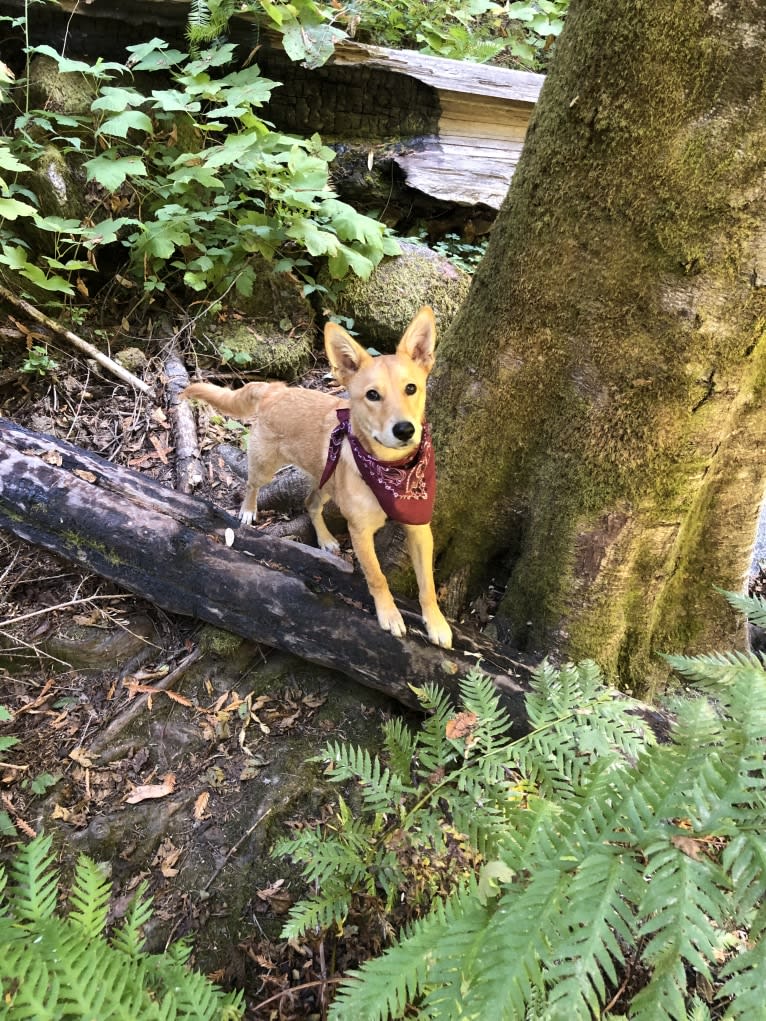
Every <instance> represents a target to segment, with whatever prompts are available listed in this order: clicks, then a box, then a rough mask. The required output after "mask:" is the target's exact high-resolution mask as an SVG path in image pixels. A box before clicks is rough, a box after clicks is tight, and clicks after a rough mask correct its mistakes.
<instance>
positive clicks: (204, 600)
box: [0, 419, 531, 729]
mask: <svg viewBox="0 0 766 1021" xmlns="http://www.w3.org/2000/svg"><path fill="white" fill-rule="evenodd" d="M0 528H3V529H5V530H7V531H9V532H12V533H13V534H14V535H16V536H18V537H20V538H22V539H24V540H26V541H28V542H31V543H34V544H35V545H38V546H43V547H44V548H46V549H49V550H52V551H54V552H56V553H58V554H60V555H62V556H64V557H66V558H68V559H69V560H73V561H75V562H77V563H79V564H83V565H86V566H87V567H88V568H90V569H91V570H93V571H95V572H97V573H98V574H100V575H103V576H104V577H106V578H109V579H111V580H112V581H114V582H115V583H117V584H118V585H120V586H121V587H123V588H125V589H128V590H129V591H131V592H134V593H136V594H137V595H139V596H142V597H143V598H146V599H148V600H150V601H151V602H153V603H156V604H157V605H159V606H161V607H163V608H164V609H166V610H169V611H170V612H173V613H179V614H184V615H189V616H194V617H197V618H200V619H202V620H205V621H208V622H210V623H213V624H216V625H218V626H220V627H223V628H226V629H228V630H231V631H233V632H235V633H237V634H240V635H243V636H245V637H247V638H250V639H253V640H255V641H259V642H263V643H265V644H267V645H271V646H274V647H276V648H280V649H284V650H286V651H288V652H292V653H294V654H296V655H298V656H301V657H302V658H304V659H307V660H309V661H310V662H314V663H318V664H321V665H322V666H326V667H330V668H332V669H335V670H338V671H340V672H341V673H344V674H346V675H348V676H349V677H352V678H354V679H355V680H357V681H359V682H361V683H362V684H365V685H367V686H369V687H372V688H376V689H378V690H380V691H384V692H386V693H387V694H389V695H391V696H392V697H394V698H396V699H398V700H399V701H400V702H402V703H404V704H405V705H409V706H416V705H417V700H416V698H415V696H414V694H413V692H412V690H411V687H410V686H411V685H414V686H422V685H423V684H425V683H427V682H436V683H438V684H441V685H442V686H443V687H445V688H446V689H448V690H449V691H450V692H452V693H453V694H457V691H458V688H459V679H460V677H461V676H463V675H464V674H465V673H466V672H467V671H468V670H469V669H470V668H471V667H472V666H476V665H480V666H481V668H482V670H484V671H485V672H486V673H488V674H489V675H490V676H491V677H492V678H493V680H494V682H495V684H496V685H497V687H498V690H499V691H500V692H501V694H502V697H503V700H504V702H505V704H506V705H507V707H508V709H509V711H510V712H511V714H512V716H513V718H514V720H516V721H517V726H518V728H519V729H523V728H524V726H525V721H526V715H525V711H524V693H525V690H526V688H527V687H528V678H529V672H530V669H531V664H530V662H529V661H528V660H522V659H516V658H513V657H511V656H508V655H505V654H504V653H502V652H501V651H500V650H498V649H494V648H493V647H492V646H491V644H490V643H488V642H484V641H483V640H482V639H481V638H480V637H477V636H471V635H470V634H468V633H467V632H464V631H462V630H460V629H456V644H457V646H458V648H457V650H456V651H453V652H447V651H445V650H443V649H438V648H436V647H435V646H433V645H430V644H429V643H428V642H427V641H426V639H425V637H424V635H423V634H422V632H419V631H418V630H417V629H418V628H419V627H420V621H419V617H418V616H417V614H415V613H413V612H412V611H411V610H407V609H406V608H405V610H404V614H405V619H407V621H408V625H409V627H410V629H411V630H410V632H409V633H408V635H407V636H406V638H404V639H399V638H394V637H393V636H392V635H390V634H388V633H387V632H384V631H382V630H381V629H380V627H379V626H378V623H377V620H376V618H375V616H374V614H373V613H372V612H371V600H370V598H369V596H368V594H367V591H366V588H365V587H364V585H363V583H362V582H361V580H360V579H358V578H357V577H355V576H353V575H351V574H350V568H349V567H348V565H347V564H346V563H345V562H344V561H342V560H340V559H339V558H337V557H333V556H331V555H329V554H325V553H322V552H321V551H319V550H315V549H312V548H310V547H307V546H301V545H299V544H297V543H292V542H288V541H285V540H280V539H273V538H271V537H267V536H259V535H258V533H257V532H255V530H250V531H251V533H252V534H250V535H247V534H245V533H244V531H243V530H242V529H239V530H238V531H236V532H235V540H234V545H233V546H232V547H227V546H226V543H225V538H224V536H225V531H226V529H228V528H231V529H237V521H236V520H235V519H234V518H232V517H231V516H230V515H228V514H226V513H224V512H221V511H219V510H217V509H216V508H214V507H213V506H212V505H211V504H209V503H207V502H205V501H203V500H200V499H195V498H193V497H190V496H186V495H184V494H182V493H178V492H175V491H173V490H170V489H166V488H165V487H163V486H162V485H160V484H159V483H158V482H156V481H155V480H153V479H151V478H149V477H147V476H144V475H141V474H139V473H137V472H134V471H130V470H129V469H124V468H119V467H116V466H115V465H113V464H110V463H109V462H108V461H105V460H103V459H102V458H100V457H98V456H97V455H94V454H90V453H88V452H86V451H84V450H82V449H80V448H78V447H75V446H73V445H72V444H69V443H66V442H65V441H63V440H58V439H55V438H53V437H50V436H42V435H39V434H36V433H32V432H28V431H27V430H25V429H23V428H21V427H20V426H18V425H16V424H14V423H13V422H10V421H9V420H7V419H3V420H0Z"/></svg>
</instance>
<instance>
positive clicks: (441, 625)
mask: <svg viewBox="0 0 766 1021" xmlns="http://www.w3.org/2000/svg"><path fill="white" fill-rule="evenodd" d="M423 621H424V623H425V625H426V631H427V632H428V637H429V639H430V641H432V642H433V643H434V645H440V646H441V647H442V649H451V648H452V628H451V627H450V626H449V624H448V623H447V621H446V618H445V617H444V614H443V613H441V612H440V611H439V610H437V611H436V612H435V613H432V614H429V616H428V617H424V618H423Z"/></svg>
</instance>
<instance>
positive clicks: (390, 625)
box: [378, 606, 407, 638]
mask: <svg viewBox="0 0 766 1021" xmlns="http://www.w3.org/2000/svg"><path fill="white" fill-rule="evenodd" d="M378 623H379V624H380V626H381V627H382V628H383V630H384V631H390V632H391V634H392V635H394V637H395V638H402V637H403V636H404V635H406V634H407V628H406V627H405V626H404V621H403V620H402V615H401V613H399V611H398V610H397V608H396V607H395V606H392V607H390V608H387V609H384V610H378Z"/></svg>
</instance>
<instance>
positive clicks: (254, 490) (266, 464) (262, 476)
mask: <svg viewBox="0 0 766 1021" xmlns="http://www.w3.org/2000/svg"><path fill="white" fill-rule="evenodd" d="M255 429H256V427H255V426H254V427H253V430H252V431H251V433H250V440H249V443H248V447H247V484H246V486H245V496H244V499H243V500H242V506H241V507H240V509H239V517H240V521H241V522H242V524H243V525H254V524H255V523H256V522H257V521H258V490H259V489H260V488H261V486H265V485H266V483H267V482H271V480H272V479H273V478H274V472H275V471H276V470H277V468H278V467H279V466H280V465H279V462H277V463H276V464H273V463H272V462H271V461H268V460H264V459H263V458H262V457H261V453H260V445H259V443H258V436H257V434H256V431H255Z"/></svg>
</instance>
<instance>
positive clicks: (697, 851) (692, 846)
mask: <svg viewBox="0 0 766 1021" xmlns="http://www.w3.org/2000/svg"><path fill="white" fill-rule="evenodd" d="M670 843H671V844H673V845H674V846H675V847H677V848H678V850H679V851H682V852H683V853H684V854H685V855H686V856H687V858H693V859H694V860H695V861H700V859H701V858H702V857H703V854H704V849H705V841H704V840H696V839H695V838H694V837H684V836H677V837H671V838H670Z"/></svg>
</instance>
